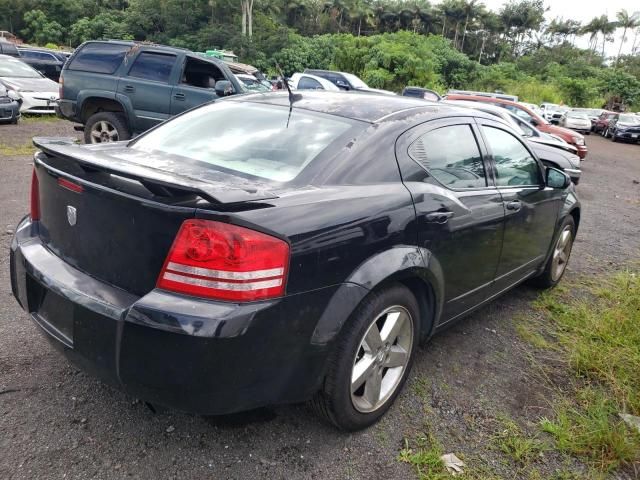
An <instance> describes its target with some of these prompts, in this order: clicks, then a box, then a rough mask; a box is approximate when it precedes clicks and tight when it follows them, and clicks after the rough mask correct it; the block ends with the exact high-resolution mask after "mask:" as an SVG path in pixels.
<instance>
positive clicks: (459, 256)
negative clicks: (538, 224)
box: [396, 117, 504, 321]
mask: <svg viewBox="0 0 640 480" xmlns="http://www.w3.org/2000/svg"><path fill="white" fill-rule="evenodd" d="M485 153H486V152H485V150H484V146H483V144H482V141H481V138H480V134H479V131H478V127H477V126H476V124H475V122H474V120H473V119H472V118H469V117H463V118H457V119H456V118H450V119H446V120H438V121H432V122H427V123H425V124H422V125H419V126H417V127H415V128H413V129H411V130H409V131H408V132H406V133H405V134H403V135H402V136H401V137H400V138H399V139H398V142H397V143H396V155H397V158H398V162H399V165H400V170H401V173H402V178H403V182H404V184H405V185H406V187H407V188H408V189H409V191H410V192H411V195H412V197H413V201H414V205H415V209H416V230H417V232H416V234H417V242H418V245H419V246H421V247H423V248H425V249H426V250H428V251H429V252H430V257H429V258H428V259H426V261H428V262H432V266H433V268H436V269H440V270H441V271H442V277H443V283H444V306H443V312H442V315H441V320H442V321H448V320H451V319H453V318H455V317H457V316H459V315H461V314H462V313H464V312H466V311H467V310H469V309H471V308H472V307H474V306H476V305H477V304H478V303H481V302H482V301H484V300H485V299H486V298H488V295H489V294H490V292H491V286H492V283H493V280H494V278H495V274H496V269H497V267H498V261H499V258H500V249H501V246H502V229H503V221H504V208H503V206H502V197H501V196H500V193H499V192H498V190H497V189H496V187H495V186H494V184H493V177H492V176H491V175H490V170H489V169H488V168H487V167H486V164H485V161H484V159H483V156H484V154H485ZM434 263H437V264H438V265H433V264H434Z"/></svg>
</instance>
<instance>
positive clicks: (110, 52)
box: [68, 43, 131, 74]
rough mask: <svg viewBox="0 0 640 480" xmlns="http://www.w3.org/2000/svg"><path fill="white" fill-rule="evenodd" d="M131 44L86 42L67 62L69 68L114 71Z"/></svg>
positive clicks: (88, 70)
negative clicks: (69, 61)
mask: <svg viewBox="0 0 640 480" xmlns="http://www.w3.org/2000/svg"><path fill="white" fill-rule="evenodd" d="M129 49H131V45H122V44H117V43H88V44H86V45H85V46H84V47H82V49H81V50H80V51H79V52H78V53H77V54H76V56H75V57H74V58H73V60H71V63H70V64H69V67H68V68H69V70H80V71H83V72H95V73H108V74H111V73H113V72H115V71H116V70H117V69H118V67H119V66H120V64H121V63H122V59H123V58H124V56H125V54H126V52H127V51H129Z"/></svg>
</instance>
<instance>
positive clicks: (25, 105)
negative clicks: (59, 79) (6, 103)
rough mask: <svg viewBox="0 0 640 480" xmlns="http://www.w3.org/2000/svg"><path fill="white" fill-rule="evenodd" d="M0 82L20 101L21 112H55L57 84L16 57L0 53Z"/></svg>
mask: <svg viewBox="0 0 640 480" xmlns="http://www.w3.org/2000/svg"><path fill="white" fill-rule="evenodd" d="M0 83H2V85H4V86H5V88H6V89H7V92H8V94H9V97H11V98H13V99H14V100H17V101H18V102H20V112H21V113H43V114H54V113H55V106H56V103H57V101H58V84H57V83H56V82H54V81H53V80H49V79H48V78H46V77H45V76H43V75H42V74H41V73H40V72H38V71H37V70H35V69H33V68H31V67H30V66H29V65H27V64H26V63H24V62H21V61H20V60H18V59H17V58H14V57H10V56H8V55H0Z"/></svg>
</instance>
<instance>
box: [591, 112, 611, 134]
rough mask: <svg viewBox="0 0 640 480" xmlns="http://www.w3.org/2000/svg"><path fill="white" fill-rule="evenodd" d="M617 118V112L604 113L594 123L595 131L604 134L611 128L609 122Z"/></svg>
mask: <svg viewBox="0 0 640 480" xmlns="http://www.w3.org/2000/svg"><path fill="white" fill-rule="evenodd" d="M615 116H616V112H602V113H601V114H600V116H599V117H598V119H597V120H596V121H595V122H594V123H593V131H594V132H595V133H602V132H604V131H605V130H606V129H607V128H609V122H610V121H611V119H612V118H613V117H615Z"/></svg>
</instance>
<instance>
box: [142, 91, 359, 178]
mask: <svg viewBox="0 0 640 480" xmlns="http://www.w3.org/2000/svg"><path fill="white" fill-rule="evenodd" d="M356 125H359V122H354V121H351V120H347V119H345V118H342V117H337V116H333V115H323V114H315V113H311V112H308V111H305V110H298V109H295V108H294V109H293V111H292V112H291V114H290V113H289V108H288V107H279V106H268V105H261V104H258V103H248V102H235V101H220V102H217V103H214V104H207V105H205V106H202V107H200V108H197V109H195V110H192V111H190V112H188V113H186V114H184V115H180V116H178V117H176V118H174V119H172V120H169V121H168V122H166V123H164V124H163V125H161V126H159V127H158V128H156V129H155V130H152V131H150V132H149V133H147V134H146V135H143V136H141V137H139V138H138V139H137V140H135V141H134V142H133V143H132V144H131V145H130V148H132V149H133V150H137V151H140V152H144V153H151V152H160V153H162V154H164V155H172V156H175V157H176V158H179V159H180V161H181V162H184V163H185V164H189V165H191V166H195V167H196V168H197V169H200V170H201V171H202V175H203V176H206V175H207V173H209V172H212V171H213V172H215V171H216V170H217V171H220V169H223V170H226V171H230V172H232V173H234V174H239V175H241V176H250V177H258V178H261V179H265V180H272V181H276V182H287V181H290V180H293V179H294V178H295V177H296V176H297V175H298V174H299V173H300V172H301V171H302V170H303V169H304V168H305V167H306V166H307V165H308V164H309V163H310V162H311V161H312V160H313V159H314V158H316V157H317V156H318V155H319V154H320V153H321V152H322V151H324V150H325V149H326V148H327V147H328V146H329V145H331V144H333V143H335V142H337V141H339V139H341V138H342V137H343V135H346V134H347V133H349V132H351V130H352V129H354V128H356ZM345 143H346V141H345ZM132 158H139V161H140V162H141V163H142V164H144V165H147V166H152V167H155V168H159V169H162V168H163V166H162V164H160V165H156V164H154V162H156V161H157V160H154V158H155V159H157V158H158V157H157V156H152V157H147V156H146V155H140V156H137V155H136V156H135V157H134V156H132Z"/></svg>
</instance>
